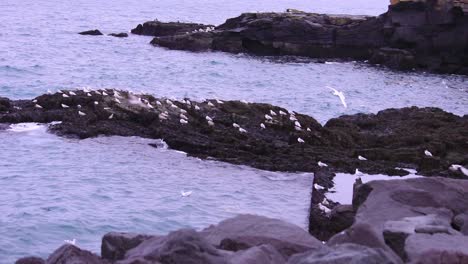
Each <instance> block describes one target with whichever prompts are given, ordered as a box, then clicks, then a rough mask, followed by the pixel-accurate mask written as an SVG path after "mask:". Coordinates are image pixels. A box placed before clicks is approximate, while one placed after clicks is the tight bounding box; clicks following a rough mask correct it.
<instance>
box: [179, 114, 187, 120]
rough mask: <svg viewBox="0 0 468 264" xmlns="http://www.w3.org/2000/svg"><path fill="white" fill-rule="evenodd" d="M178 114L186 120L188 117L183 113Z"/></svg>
mask: <svg viewBox="0 0 468 264" xmlns="http://www.w3.org/2000/svg"><path fill="white" fill-rule="evenodd" d="M179 116H180V118H182V119H185V120H188V117H187V116H186V115H184V114H180V115H179Z"/></svg>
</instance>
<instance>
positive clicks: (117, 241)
mask: <svg viewBox="0 0 468 264" xmlns="http://www.w3.org/2000/svg"><path fill="white" fill-rule="evenodd" d="M154 237H155V236H149V235H141V234H133V233H118V232H111V233H107V234H105V235H104V236H103V237H102V243H101V257H102V258H104V259H108V260H110V261H116V260H121V259H123V258H124V256H125V254H126V253H127V251H129V250H130V249H132V248H135V247H137V246H138V245H140V244H141V243H142V242H143V241H145V240H148V239H150V238H154Z"/></svg>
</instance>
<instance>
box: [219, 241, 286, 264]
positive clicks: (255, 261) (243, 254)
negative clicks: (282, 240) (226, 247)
mask: <svg viewBox="0 0 468 264" xmlns="http://www.w3.org/2000/svg"><path fill="white" fill-rule="evenodd" d="M228 263H229V264H284V263H286V260H285V259H284V258H283V256H281V254H280V253H278V251H276V249H275V248H274V247H273V246H271V245H268V244H267V245H260V246H256V247H251V248H249V249H247V250H242V251H239V252H237V253H235V254H233V255H232V256H230V257H229V260H228Z"/></svg>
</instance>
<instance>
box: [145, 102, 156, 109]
mask: <svg viewBox="0 0 468 264" xmlns="http://www.w3.org/2000/svg"><path fill="white" fill-rule="evenodd" d="M146 106H148V107H149V108H154V106H152V105H151V104H150V103H146Z"/></svg>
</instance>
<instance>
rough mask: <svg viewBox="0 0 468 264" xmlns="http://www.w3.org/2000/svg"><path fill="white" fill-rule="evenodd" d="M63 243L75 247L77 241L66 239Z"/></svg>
mask: <svg viewBox="0 0 468 264" xmlns="http://www.w3.org/2000/svg"><path fill="white" fill-rule="evenodd" d="M63 242H65V243H67V244H71V245H75V244H76V239H72V240H68V239H65V240H64V241H63Z"/></svg>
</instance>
